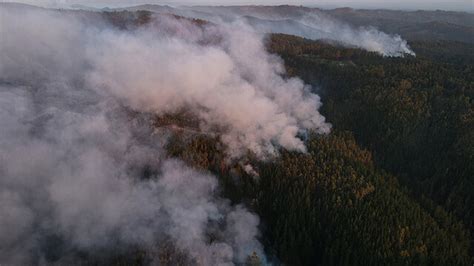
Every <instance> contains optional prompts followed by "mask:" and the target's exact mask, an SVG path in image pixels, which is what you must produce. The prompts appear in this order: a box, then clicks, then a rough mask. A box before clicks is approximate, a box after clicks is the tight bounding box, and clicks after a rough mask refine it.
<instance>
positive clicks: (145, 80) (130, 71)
mask: <svg viewBox="0 0 474 266" xmlns="http://www.w3.org/2000/svg"><path fill="white" fill-rule="evenodd" d="M0 12H1V13H0V14H1V16H0V36H1V38H0V150H1V153H0V213H1V214H2V215H1V216H0V239H1V240H2V241H1V242H0V264H3V263H5V264H19V265H25V264H36V263H40V264H41V263H46V264H48V263H51V262H58V263H63V264H71V263H77V260H78V257H77V254H78V253H81V252H86V253H92V254H93V253H94V252H95V253H98V252H100V251H104V252H108V251H113V250H121V249H127V248H128V247H133V246H139V247H140V248H142V249H145V250H154V249H155V247H156V246H157V245H159V244H160V243H163V242H165V241H170V242H171V243H172V245H173V246H174V247H175V248H176V249H177V250H178V251H180V252H183V253H184V254H186V257H187V258H188V259H189V260H190V261H191V263H192V264H196V263H200V264H202V265H232V264H235V263H243V262H244V261H245V259H246V257H247V256H248V255H250V254H251V253H252V252H254V251H255V252H257V254H258V255H259V257H260V258H262V259H264V258H265V256H264V253H263V249H262V245H261V244H260V243H259V241H258V236H259V231H258V224H259V219H258V217H257V216H255V215H254V214H252V213H251V212H249V211H248V210H246V209H245V207H243V206H233V205H231V204H230V203H229V201H228V200H226V199H224V198H222V197H220V196H219V189H218V182H217V179H216V178H215V177H214V176H211V175H209V174H208V173H202V172H198V171H196V170H193V169H190V168H188V167H186V166H185V165H183V163H182V162H180V161H176V160H170V159H166V156H165V153H166V152H165V150H164V148H163V147H164V145H165V144H166V137H164V136H163V135H160V134H158V133H156V132H155V131H154V129H153V127H152V126H151V119H152V118H153V117H154V116H156V115H161V114H166V113H173V112H175V111H178V110H182V109H183V108H184V109H188V110H189V111H190V112H192V113H193V114H194V115H195V116H196V117H197V118H198V119H199V121H200V125H199V127H200V130H202V131H212V130H215V132H216V134H219V135H220V136H221V141H222V142H223V143H224V144H225V146H226V149H227V152H228V154H229V156H230V157H232V158H238V157H239V156H241V155H242V154H243V153H244V152H246V151H248V150H250V151H252V152H254V153H255V154H256V155H257V156H259V157H260V158H261V159H266V158H271V157H272V156H275V155H277V150H278V148H280V147H283V148H286V149H290V150H298V151H302V152H304V151H305V146H304V143H303V142H302V141H301V140H300V139H299V138H298V137H297V135H298V133H299V132H302V131H305V130H314V131H316V132H320V133H326V132H328V131H329V130H330V125H328V124H327V123H326V122H325V121H324V117H323V116H321V114H319V112H318V108H319V107H320V105H321V102H320V99H319V97H318V96H317V95H315V94H313V93H311V92H310V88H309V87H308V86H306V85H305V84H304V83H303V82H302V81H301V80H299V79H296V78H292V79H285V78H283V77H282V74H283V66H282V64H281V61H280V59H279V58H277V57H275V56H273V55H270V54H268V53H266V52H265V50H264V46H263V42H262V36H261V35H260V34H258V33H256V32H254V31H253V30H252V29H251V28H244V29H242V28H236V27H235V26H232V25H224V26H217V25H208V26H201V27H199V26H196V25H194V24H193V23H191V22H189V21H184V20H178V19H176V18H173V17H169V16H165V17H161V16H158V17H156V18H155V19H154V20H153V22H152V23H150V24H149V25H148V26H146V27H142V28H139V29H135V30H130V31H120V30H118V29H115V28H113V27H112V26H111V25H110V24H109V23H108V22H107V21H104V20H103V19H101V17H100V13H90V12H86V13H84V12H78V13H75V12H70V11H50V10H43V9H35V8H26V7H15V6H13V7H12V6H8V5H1V6H0ZM144 169H148V170H147V171H146V172H147V173H148V174H146V175H145V174H144ZM210 235H212V239H213V241H210Z"/></svg>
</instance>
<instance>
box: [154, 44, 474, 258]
mask: <svg viewBox="0 0 474 266" xmlns="http://www.w3.org/2000/svg"><path fill="white" fill-rule="evenodd" d="M267 46H268V50H269V51H270V52H272V53H275V54H278V55H279V56H281V57H282V59H283V60H284V63H285V66H286V68H287V69H286V70H287V73H288V74H287V75H288V76H299V77H301V78H302V79H303V80H304V81H305V82H307V83H310V84H312V85H313V90H315V91H317V92H318V94H320V95H321V97H322V101H323V103H324V105H323V110H322V111H323V114H324V115H325V116H326V117H327V118H328V120H329V122H330V123H331V124H332V125H333V132H332V133H330V134H329V135H328V136H321V135H317V134H310V135H309V136H307V137H306V138H307V140H306V141H307V146H308V153H307V154H302V153H298V152H288V151H285V150H283V149H282V150H281V151H280V152H281V156H280V157H278V158H276V160H274V161H268V162H262V161H260V160H257V159H256V158H255V156H254V155H253V154H252V153H248V154H247V156H246V157H244V158H241V159H240V160H238V161H229V160H228V156H227V155H226V154H225V148H223V146H222V143H221V142H220V141H219V136H218V134H217V135H216V134H208V133H207V132H200V131H199V130H198V129H197V126H196V125H195V123H196V121H195V120H193V117H192V115H191V116H190V115H189V114H188V113H186V112H184V113H183V112H178V113H174V114H169V115H166V116H163V117H157V118H156V120H155V126H156V127H157V128H160V129H162V130H165V131H168V132H169V133H171V135H172V138H171V141H170V142H169V145H168V146H167V150H168V154H169V156H170V157H175V158H180V159H182V160H184V161H185V162H187V163H188V164H190V165H193V166H195V167H196V168H197V169H201V170H202V171H211V172H212V173H214V174H215V175H217V176H218V177H219V180H220V183H221V184H222V185H223V190H222V192H221V193H222V194H223V195H224V196H225V197H228V198H230V199H231V200H232V201H233V203H235V204H239V203H245V204H246V205H247V206H249V207H251V209H252V210H253V211H255V212H256V213H257V214H258V215H259V216H260V218H261V219H262V233H263V235H262V241H263V243H264V244H265V247H266V252H267V253H268V254H269V260H271V261H272V262H273V263H277V264H278V263H284V264H287V265H314V264H322V265H333V264H345V265H380V264H396V265H398V264H410V265H466V264H469V263H471V262H472V254H473V253H472V252H473V251H472V233H471V232H472V230H473V222H472V221H473V214H472V213H473V207H472V206H474V204H473V201H472V200H473V199H472V194H473V191H474V188H473V177H474V168H473V165H472V163H471V162H472V160H473V159H474V158H473V156H474V142H473V141H474V108H473V100H472V99H473V97H474V87H473V86H474V80H473V78H474V72H473V71H474V70H473V68H472V65H473V62H474V57H473V56H472V54H473V53H472V46H470V45H468V44H465V43H462V42H450V41H437V42H429V41H425V42H412V43H411V47H412V48H413V49H414V51H415V52H416V53H417V56H416V57H412V56H409V57H405V58H389V57H382V56H380V55H378V54H376V53H370V52H365V51H362V50H359V49H351V48H343V47H341V46H339V45H337V44H327V43H324V42H318V41H311V40H307V39H303V38H299V37H295V36H289V35H270V36H269V37H268V39H267ZM302 137H303V136H302ZM249 169H250V170H249ZM272 258H273V259H272ZM257 261H259V259H258V258H255V257H254V258H250V257H249V263H256V262H257ZM257 264H258V263H257Z"/></svg>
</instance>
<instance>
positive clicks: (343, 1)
mask: <svg viewBox="0 0 474 266" xmlns="http://www.w3.org/2000/svg"><path fill="white" fill-rule="evenodd" d="M0 2H23V3H29V4H36V5H61V4H66V5H67V4H83V5H88V6H94V7H105V6H109V7H116V6H127V5H138V4H144V3H152V4H168V5H208V4H209V5H243V4H246V5H249V4H251V5H256V4H260V5H280V4H290V5H307V6H319V7H327V8H333V7H345V6H348V7H353V8H390V9H429V10H433V9H442V10H462V11H468V12H473V11H474V0H352V1H351V0H313V1H310V0H286V1H285V0H257V1H251V0H221V1H218V0H178V1H173V0H0Z"/></svg>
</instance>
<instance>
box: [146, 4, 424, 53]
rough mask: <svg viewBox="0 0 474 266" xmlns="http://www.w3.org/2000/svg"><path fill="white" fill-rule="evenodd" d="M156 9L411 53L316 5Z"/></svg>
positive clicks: (396, 39) (397, 41) (396, 40)
mask: <svg viewBox="0 0 474 266" xmlns="http://www.w3.org/2000/svg"><path fill="white" fill-rule="evenodd" d="M141 8H148V9H150V10H153V11H156V12H165V13H174V14H178V15H182V16H188V17H195V18H201V19H206V20H210V21H213V22H216V23H222V22H223V21H224V22H244V23H246V24H248V25H250V26H251V27H253V28H254V29H255V30H257V31H259V32H263V33H285V34H291V35H297V36H301V37H304V38H308V39H313V40H320V39H324V40H331V41H336V42H339V43H341V44H343V45H344V44H345V45H349V46H354V47H358V48H361V49H365V50H367V51H371V52H377V53H379V54H381V55H384V56H404V55H405V54H408V55H415V53H414V52H413V51H412V50H411V49H410V47H409V46H408V44H407V42H406V41H405V40H403V39H402V38H401V37H400V36H399V35H389V34H386V33H384V32H381V31H379V30H377V29H375V28H373V27H361V28H354V27H352V26H350V25H348V24H346V23H343V22H341V21H339V20H337V19H336V18H333V17H331V16H328V15H327V14H324V13H322V12H320V11H319V10H318V9H312V8H304V7H292V6H279V7H271V6H266V7H265V6H243V7H203V6H197V7H182V8H169V7H166V8H165V7H158V6H144V7H138V9H141Z"/></svg>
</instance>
